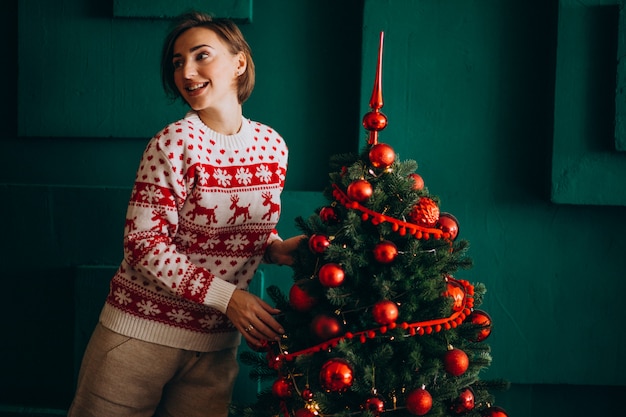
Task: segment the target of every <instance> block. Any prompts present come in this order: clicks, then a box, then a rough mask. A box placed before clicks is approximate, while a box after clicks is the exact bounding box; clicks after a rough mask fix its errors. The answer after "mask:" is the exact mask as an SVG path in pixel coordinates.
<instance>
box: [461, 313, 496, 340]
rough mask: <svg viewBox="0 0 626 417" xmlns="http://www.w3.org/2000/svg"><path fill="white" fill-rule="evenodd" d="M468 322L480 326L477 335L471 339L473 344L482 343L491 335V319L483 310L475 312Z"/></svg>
mask: <svg viewBox="0 0 626 417" xmlns="http://www.w3.org/2000/svg"><path fill="white" fill-rule="evenodd" d="M466 322H468V323H472V324H475V325H478V326H480V329H479V330H478V331H477V332H476V335H475V336H474V337H472V338H469V340H471V341H472V342H482V341H483V340H485V339H486V338H488V337H489V335H490V334H491V317H489V314H487V313H485V312H484V311H482V310H474V311H472V313H471V314H470V315H469V316H468V317H467V319H466Z"/></svg>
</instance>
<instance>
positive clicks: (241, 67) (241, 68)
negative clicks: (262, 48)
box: [236, 52, 248, 76]
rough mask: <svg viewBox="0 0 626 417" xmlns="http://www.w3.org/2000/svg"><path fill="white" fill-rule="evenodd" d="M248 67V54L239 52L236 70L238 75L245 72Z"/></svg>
mask: <svg viewBox="0 0 626 417" xmlns="http://www.w3.org/2000/svg"><path fill="white" fill-rule="evenodd" d="M246 68H248V61H247V59H246V55H245V54H244V53H243V52H239V54H237V71H236V74H237V76H240V75H242V74H243V73H244V72H246Z"/></svg>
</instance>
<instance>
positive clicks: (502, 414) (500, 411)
mask: <svg viewBox="0 0 626 417" xmlns="http://www.w3.org/2000/svg"><path fill="white" fill-rule="evenodd" d="M481 415H482V416H483V417H509V415H508V414H507V413H506V411H504V408H502V407H498V406H495V405H492V406H491V407H489V408H487V409H485V410H484V411H483V412H482V413H481Z"/></svg>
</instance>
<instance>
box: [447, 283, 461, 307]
mask: <svg viewBox="0 0 626 417" xmlns="http://www.w3.org/2000/svg"><path fill="white" fill-rule="evenodd" d="M447 287H448V288H447V290H446V292H445V293H444V295H445V296H447V297H451V298H452V300H453V302H452V310H453V311H461V310H463V308H465V290H464V289H463V286H462V285H461V284H459V283H458V282H456V281H448V282H447Z"/></svg>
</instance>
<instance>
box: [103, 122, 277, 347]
mask: <svg viewBox="0 0 626 417" xmlns="http://www.w3.org/2000/svg"><path fill="white" fill-rule="evenodd" d="M287 154H288V151H287V147H286V145H285V142H284V141H283V139H282V138H281V137H280V135H279V134H278V133H276V132H275V131H274V130H272V129H271V128H269V127H267V126H265V125H262V124H260V123H256V122H252V121H250V120H247V119H244V120H243V126H242V129H241V131H240V132H239V133H238V134H236V135H232V136H224V135H221V134H218V133H216V132H213V131H212V130H210V129H209V128H208V127H206V126H205V125H204V124H203V123H202V122H201V120H200V119H199V117H198V116H197V114H196V113H195V112H190V113H188V114H187V116H186V117H185V118H184V119H182V120H180V121H178V122H176V123H172V124H170V125H169V126H167V127H166V128H165V129H163V130H162V131H161V132H159V133H158V134H157V135H156V136H155V137H154V138H153V139H152V140H151V141H150V143H149V144H148V146H147V147H146V150H145V151H144V154H143V156H142V160H141V163H140V165H139V169H138V171H137V176H136V180H135V184H134V187H133V190H132V193H131V197H130V201H129V205H128V210H127V216H126V224H125V238H124V259H123V261H122V263H121V265H120V267H119V269H118V271H117V273H116V274H115V276H114V277H113V279H112V281H111V290H110V293H109V296H108V298H107V302H106V304H105V307H104V309H103V312H102V314H101V321H102V322H103V324H104V325H105V326H107V327H109V328H111V329H112V330H114V331H117V332H119V333H122V334H126V335H128V336H131V337H137V338H140V339H143V340H147V341H151V342H155V343H160V344H164V345H168V346H173V347H179V348H183V349H190V350H200V351H202V350H204V351H207V350H217V349H223V348H225V347H229V346H233V345H235V344H236V343H239V340H240V338H239V334H238V333H237V332H236V330H235V329H234V327H233V326H232V324H231V323H230V322H229V321H228V319H227V318H226V316H225V315H224V312H225V311H226V307H227V305H228V302H229V300H230V296H231V294H232V292H233V291H234V290H235V289H236V288H240V289H244V290H245V289H247V288H248V285H249V283H250V281H251V279H252V277H253V276H254V273H255V272H256V270H257V268H258V266H259V263H260V262H261V258H262V254H263V251H264V249H265V247H266V246H267V244H268V243H269V242H270V241H271V240H274V239H278V238H279V237H278V236H277V234H276V230H275V226H276V223H277V222H278V217H279V214H280V194H281V192H282V188H283V186H284V181H285V175H286V170H287Z"/></svg>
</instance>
